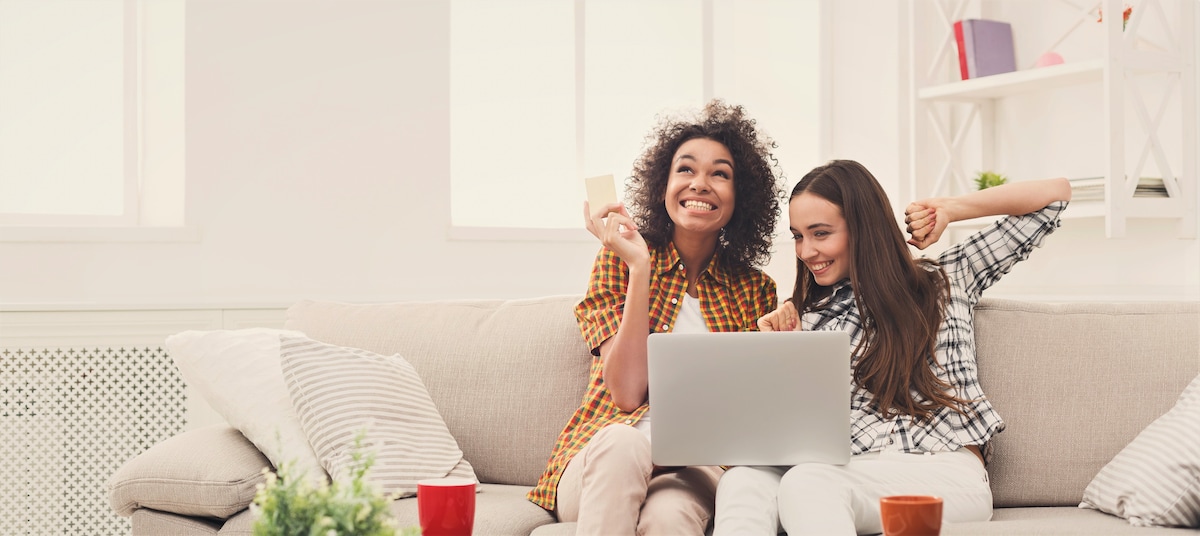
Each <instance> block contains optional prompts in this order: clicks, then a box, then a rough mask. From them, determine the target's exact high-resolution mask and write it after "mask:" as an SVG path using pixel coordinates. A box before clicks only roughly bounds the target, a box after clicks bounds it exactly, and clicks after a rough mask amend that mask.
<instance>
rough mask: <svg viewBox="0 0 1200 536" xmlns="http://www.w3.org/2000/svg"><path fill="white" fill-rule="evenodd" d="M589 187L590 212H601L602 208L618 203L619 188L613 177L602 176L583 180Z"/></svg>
mask: <svg viewBox="0 0 1200 536" xmlns="http://www.w3.org/2000/svg"><path fill="white" fill-rule="evenodd" d="M583 184H584V186H586V187H587V198H588V207H589V210H599V208H600V207H603V206H606V205H611V204H613V203H616V202H617V187H616V184H615V183H614V182H613V176H612V175H600V176H598V177H588V178H586V179H583Z"/></svg>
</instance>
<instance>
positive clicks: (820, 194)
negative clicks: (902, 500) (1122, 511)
mask: <svg viewBox="0 0 1200 536" xmlns="http://www.w3.org/2000/svg"><path fill="white" fill-rule="evenodd" d="M1070 198H1071V188H1070V184H1069V183H1068V182H1067V180H1066V179H1049V180H1042V181H1022V182H1015V183H1010V184H1007V185H1003V186H998V187H993V188H989V189H986V190H981V191H978V192H973V193H971V194H967V195H963V196H959V197H950V198H931V199H924V200H921V201H917V202H914V203H912V204H910V205H908V207H907V208H906V209H905V211H904V212H905V223H906V224H907V229H906V231H907V232H908V233H909V234H910V238H909V240H907V244H911V245H913V246H916V247H917V248H919V249H925V248H926V247H928V246H929V245H931V244H933V243H934V242H936V241H937V240H938V239H939V238H940V237H941V235H942V233H943V231H945V229H946V226H947V225H948V224H949V223H950V222H952V221H959V220H965V219H971V218H977V217H982V216H989V215H1009V217H1007V218H1004V219H1001V220H999V221H998V222H996V223H994V224H992V225H989V226H987V227H985V228H983V229H982V230H980V231H979V232H977V233H975V234H974V235H972V236H970V237H969V238H967V239H966V240H964V241H963V242H961V243H959V244H957V245H955V246H952V247H950V248H949V249H948V250H946V251H945V252H944V253H942V254H941V255H940V256H939V257H938V259H937V261H933V260H929V259H924V258H919V259H915V258H913V256H912V254H911V253H910V251H909V248H908V246H907V245H906V241H905V238H904V235H903V234H902V232H901V230H900V229H899V227H898V226H897V225H896V222H895V219H894V216H893V212H892V207H891V203H890V202H889V201H888V198H887V194H886V193H884V191H883V188H882V187H881V186H880V185H879V183H878V181H876V179H875V177H874V176H873V175H871V173H870V172H869V171H868V170H867V169H866V168H865V167H863V166H862V165H861V164H859V163H858V162H854V161H850V160H835V161H832V162H830V163H828V164H826V165H823V166H820V167H817V168H816V169H814V170H812V171H811V172H809V173H808V174H807V175H805V176H804V178H802V179H801V180H800V182H799V183H798V184H797V185H796V187H795V188H794V189H793V190H792V195H791V198H790V200H789V202H788V214H789V216H790V227H791V232H792V236H793V239H794V241H795V247H796V257H797V263H796V271H797V273H796V286H795V291H794V292H793V294H792V297H791V299H790V300H788V301H786V302H785V303H783V304H782V305H781V306H780V307H779V308H778V309H776V310H775V311H774V312H772V313H770V314H768V315H765V316H764V317H762V318H761V319H759V321H758V325H759V328H760V329H762V330H763V331H771V330H777V331H778V330H793V329H804V330H842V331H847V332H849V333H850V338H851V341H852V342H851V369H852V375H851V376H852V378H851V389H852V391H851V392H852V395H851V415H850V418H851V437H850V438H849V439H850V448H851V452H852V454H853V456H851V461H850V462H849V463H848V464H846V465H844V466H838V465H827V464H802V465H797V466H795V467H790V468H789V467H735V468H732V469H729V470H728V471H726V472H725V474H724V475H723V476H722V478H721V482H720V486H719V487H718V490H717V513H716V530H715V533H716V534H738V535H741V534H776V533H777V532H779V531H780V530H784V531H786V532H787V533H788V534H789V535H791V536H798V535H802V534H819V535H822V536H824V535H837V534H846V535H851V534H856V533H858V534H864V533H878V532H880V531H881V530H882V528H881V526H880V519H879V499H880V498H881V497H884V496H888V495H912V494H922V495H937V496H940V497H942V498H943V500H944V516H945V519H946V520H947V521H951V522H954V521H983V520H987V519H990V518H991V515H992V495H991V489H990V487H989V485H988V479H987V470H986V466H985V460H986V459H987V458H988V455H989V452H988V448H987V445H988V440H989V439H990V438H991V436H992V435H994V434H996V433H999V432H1000V431H1001V430H1003V429H1004V422H1003V421H1002V420H1001V419H1000V416H999V415H997V414H996V412H995V410H993V409H992V406H991V403H990V402H989V401H988V400H987V398H986V397H985V396H984V393H983V391H982V389H981V388H980V386H979V380H978V375H977V371H976V366H975V339H974V328H973V326H972V308H973V307H974V306H975V304H976V303H977V302H978V301H979V297H980V295H981V293H982V292H983V290H984V289H986V288H988V287H989V286H991V285H992V284H993V283H995V282H996V281H997V280H999V279H1000V277H1001V276H1002V275H1004V274H1005V273H1008V271H1009V270H1011V269H1012V267H1013V265H1015V264H1016V263H1017V262H1019V261H1021V260H1024V259H1025V258H1027V257H1028V256H1029V254H1030V252H1031V251H1032V250H1033V249H1034V248H1035V247H1038V246H1040V245H1041V243H1042V240H1043V239H1044V238H1045V236H1046V235H1047V234H1049V233H1051V232H1053V231H1054V230H1055V229H1056V228H1057V227H1058V226H1059V224H1060V220H1059V214H1060V213H1061V212H1062V211H1063V209H1064V208H1066V205H1067V201H1069V200H1070Z"/></svg>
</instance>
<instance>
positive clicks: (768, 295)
mask: <svg viewBox="0 0 1200 536" xmlns="http://www.w3.org/2000/svg"><path fill="white" fill-rule="evenodd" d="M758 276H759V277H758V278H757V280H756V281H755V282H754V283H753V284H752V285H751V289H752V296H751V298H750V299H749V300H746V302H745V303H746V304H747V306H748V307H749V311H748V312H747V318H746V320H748V321H749V322H748V324H747V325H746V326H745V327H744V328H742V331H758V319H759V318H762V317H763V315H766V314H767V313H770V312H771V311H774V310H775V309H776V308H777V307H779V293H778V292H777V291H776V289H775V280H774V279H771V276H769V275H767V274H764V273H762V272H758Z"/></svg>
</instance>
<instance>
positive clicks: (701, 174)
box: [664, 138, 734, 236]
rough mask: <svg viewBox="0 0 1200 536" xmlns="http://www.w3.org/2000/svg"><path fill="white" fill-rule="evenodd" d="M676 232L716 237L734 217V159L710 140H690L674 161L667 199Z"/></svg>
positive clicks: (668, 209)
mask: <svg viewBox="0 0 1200 536" xmlns="http://www.w3.org/2000/svg"><path fill="white" fill-rule="evenodd" d="M664 197H665V199H664V202H665V203H666V206H667V214H668V215H669V216H670V217H671V221H673V222H675V232H676V233H677V234H678V233H696V234H712V235H714V236H715V235H716V234H718V233H720V231H721V228H722V227H724V226H725V224H727V223H729V220H730V218H732V217H733V208H734V189H733V156H732V155H731V154H730V153H729V149H727V148H726V147H725V146H724V145H723V144H721V143H720V142H717V141H713V140H710V139H707V138H695V139H691V140H688V141H686V142H684V143H683V145H680V146H679V150H677V151H675V155H674V156H673V157H671V171H670V174H669V175H668V177H667V191H666V195H665V196H664Z"/></svg>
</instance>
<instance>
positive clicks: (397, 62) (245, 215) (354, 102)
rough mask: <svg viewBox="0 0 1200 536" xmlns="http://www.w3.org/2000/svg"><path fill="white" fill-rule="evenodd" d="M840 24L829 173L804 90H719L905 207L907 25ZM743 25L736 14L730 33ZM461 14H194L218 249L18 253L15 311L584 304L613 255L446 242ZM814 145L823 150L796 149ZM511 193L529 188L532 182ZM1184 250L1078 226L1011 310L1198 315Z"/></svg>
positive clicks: (1198, 269) (203, 197)
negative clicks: (1177, 306)
mask: <svg viewBox="0 0 1200 536" xmlns="http://www.w3.org/2000/svg"><path fill="white" fill-rule="evenodd" d="M826 4H827V5H829V6H831V7H832V9H833V10H834V11H833V12H832V13H831V14H830V16H831V18H832V20H833V23H834V26H833V29H834V31H833V32H832V34H831V35H830V37H829V39H830V42H831V44H832V54H833V56H832V58H831V60H832V61H831V66H832V72H833V79H832V88H833V89H832V92H831V94H830V96H829V97H830V104H829V106H830V109H829V110H827V113H829V114H830V115H831V117H832V118H833V121H834V123H833V125H832V127H831V128H830V130H829V132H830V134H831V137H830V139H829V140H828V142H827V143H828V145H827V147H828V153H829V154H827V155H817V156H814V155H816V145H817V143H816V142H815V141H813V140H805V139H803V138H801V137H800V136H799V135H798V134H795V133H794V132H793V131H792V129H791V127H790V126H789V124H791V123H790V122H793V121H815V118H812V117H806V116H803V115H798V114H796V113H795V112H794V111H792V110H791V108H790V107H789V106H788V105H787V99H788V96H789V94H791V93H793V92H795V93H796V95H797V98H799V97H800V96H802V92H800V91H799V90H796V89H795V88H789V87H772V88H769V89H767V88H764V86H763V85H762V84H770V83H771V75H769V71H761V70H753V69H746V68H745V66H744V65H743V66H742V67H741V68H742V72H741V73H740V74H739V75H738V76H741V77H747V78H746V79H745V82H744V83H740V82H739V83H733V82H730V83H729V84H728V85H726V82H722V81H720V80H724V79H722V78H721V76H722V74H721V73H722V72H724V71H722V70H721V69H734V67H732V66H729V65H725V66H722V65H721V61H722V60H721V58H722V57H725V56H723V55H722V54H723V53H721V52H720V51H717V53H716V62H717V65H718V71H717V72H718V80H719V82H718V83H717V84H716V87H715V88H714V90H715V92H716V93H717V94H718V96H726V97H727V98H730V99H731V100H732V99H735V98H738V99H743V100H745V101H746V102H747V106H748V107H749V108H750V111H751V113H752V114H753V115H755V116H756V117H760V118H761V121H762V122H763V124H764V126H765V128H766V127H769V128H766V129H767V130H768V131H769V132H770V133H771V134H772V135H774V136H775V137H776V139H777V140H778V141H779V142H780V147H781V150H780V158H781V163H782V164H783V165H784V166H786V167H785V171H786V172H787V175H788V184H787V187H789V188H790V187H791V186H792V185H793V184H794V183H795V181H796V180H798V179H799V178H800V176H802V175H803V174H804V172H806V171H807V170H808V169H809V168H811V167H812V166H813V165H815V164H817V163H819V159H818V156H819V157H820V158H824V157H826V156H830V157H842V158H854V159H857V160H860V161H862V162H864V163H865V164H866V165H867V166H868V167H870V168H871V169H872V170H873V171H875V173H876V175H877V176H878V177H879V178H880V179H881V181H883V182H884V184H885V186H886V187H887V189H888V193H889V195H891V196H892V198H893V201H894V202H896V203H897V204H898V205H899V204H902V203H903V202H905V201H907V200H906V199H903V198H902V197H901V195H902V190H901V189H900V186H899V184H898V181H897V180H896V177H897V176H898V175H899V174H898V170H899V169H900V166H901V165H902V164H903V158H904V156H903V155H902V154H901V153H900V147H901V144H900V138H899V133H900V132H901V131H902V127H903V125H902V124H901V120H902V117H901V115H900V111H901V110H902V104H903V103H902V101H901V100H900V98H899V91H900V88H901V86H902V83H901V78H900V75H901V74H902V65H903V63H902V61H901V56H899V54H900V53H901V52H902V51H901V52H896V49H897V45H898V43H899V41H898V38H899V33H898V32H899V31H900V29H899V24H898V20H899V15H900V14H901V11H900V10H901V9H902V7H901V6H900V5H897V4H898V3H892V2H883V3H881V2H873V1H870V0H838V1H836V2H832V1H830V2H827V3H826ZM726 5H727V4H725V3H724V2H717V3H716V7H717V9H716V10H715V12H716V13H717V14H718V16H719V15H720V13H721V12H722V9H723V8H722V6H726ZM448 12H449V9H448V6H447V3H446V1H445V0H429V1H396V0H356V1H354V2H343V1H336V0H296V1H290V2H279V1H274V0H203V1H200V0H192V1H190V2H188V4H187V23H186V31H187V53H186V76H187V80H186V117H187V127H186V137H187V139H186V159H187V164H186V173H187V180H188V183H187V197H188V204H187V210H188V220H189V223H190V224H192V225H195V226H197V227H198V228H199V229H200V232H201V239H200V240H199V241H198V242H184V243H138V242H129V243H11V242H8V243H6V242H0V304H8V305H12V304H41V305H48V304H55V303H64V302H65V303H94V304H172V303H187V304H196V303H223V304H245V303H255V304H276V305H286V304H288V303H290V302H292V301H294V300H296V299H299V298H317V299H338V300H349V301H383V300H405V299H437V298H481V297H498V298H507V297H528V296H538V295H546V294H575V293H581V292H582V291H583V288H584V286H585V284H586V280H587V275H588V270H589V268H590V265H591V261H592V258H593V256H594V254H595V252H596V247H597V246H596V244H594V243H591V242H559V243H539V242H521V241H511V242H485V241H461V240H449V239H447V237H446V234H447V233H446V229H447V225H448V219H449V218H448V214H449V209H448V202H449V185H448V180H447V177H448V171H449V169H448V168H449V165H448V158H449V147H448V139H449V136H448V126H447V125H448V118H449V101H448V94H449V91H448V72H449V71H448V64H447V63H448V37H447V35H448V34H447V32H448V27H449V25H448ZM809 16H813V17H815V16H817V14H816V13H815V12H814V13H811V14H809ZM786 26H787V25H786V21H783V22H781V21H773V22H772V24H770V25H767V24H764V25H762V27H764V28H772V30H771V31H769V32H755V31H754V28H755V25H754V24H753V23H752V22H748V23H746V24H745V25H744V26H739V27H740V28H743V29H742V30H741V31H742V32H744V33H743V34H742V35H741V36H740V37H739V39H745V40H747V41H740V40H739V41H737V42H738V43H741V45H739V46H747V43H755V41H754V40H753V39H758V40H760V42H764V43H766V44H768V45H769V44H770V43H771V40H772V39H786V38H787V34H786ZM755 36H757V37H755ZM752 38H753V39H752ZM730 46H732V45H730ZM798 61H799V60H798ZM774 68H784V69H786V68H788V66H787V65H784V66H782V67H780V66H775V67H774ZM754 73H758V76H761V77H763V80H762V83H758V84H756V83H755V80H754V77H753V75H754ZM730 76H732V75H730ZM755 88H757V89H755ZM497 105H503V103H498V104H497ZM760 110H761V111H760ZM496 135H497V136H498V137H502V136H504V135H505V133H504V132H497V133H496ZM803 144H807V145H809V148H807V149H803V150H797V149H795V148H794V147H795V146H796V145H803ZM789 145H790V146H789ZM531 150H533V149H531ZM518 172H519V170H518ZM497 180H519V173H518V174H517V176H515V177H514V176H513V174H512V172H511V171H507V172H506V173H504V174H498V177H497ZM500 210H502V208H500ZM782 227H785V226H782ZM1167 231H1168V230H1164V229H1161V228H1159V226H1155V225H1148V226H1143V225H1138V224H1136V223H1135V224H1134V225H1131V227H1130V233H1129V238H1126V239H1118V240H1109V239H1104V238H1103V229H1102V228H1101V226H1100V224H1099V223H1098V222H1095V223H1093V222H1084V221H1072V222H1071V223H1070V225H1069V226H1068V227H1064V229H1062V230H1060V232H1059V233H1057V234H1056V235H1055V236H1054V237H1053V239H1052V242H1051V243H1050V244H1049V247H1048V248H1047V249H1046V250H1045V251H1040V252H1038V253H1037V254H1035V255H1034V257H1033V259H1031V260H1030V261H1029V262H1027V263H1024V265H1022V266H1018V268H1017V270H1015V271H1014V272H1013V273H1012V274H1010V275H1009V276H1008V277H1007V278H1006V279H1005V281H1003V282H1002V283H1001V285H1000V286H999V287H997V288H996V289H994V290H995V291H996V292H994V293H993V295H1003V294H1004V293H1008V294H1010V295H1020V294H1038V293H1042V292H1047V293H1050V294H1055V295H1068V296H1078V297H1083V298H1087V297H1094V296H1097V295H1104V296H1109V295H1112V296H1116V297H1119V298H1122V299H1140V298H1164V299H1165V298H1173V299H1178V298H1180V297H1188V298H1191V299H1196V298H1197V297H1200V290H1198V289H1200V281H1198V278H1200V275H1198V274H1200V250H1198V247H1197V241H1195V240H1178V239H1175V238H1170V237H1171V236H1173V234H1172V233H1170V232H1167ZM780 238H781V244H780V247H779V248H777V254H776V258H775V260H774V262H773V263H772V265H771V266H770V267H769V268H768V272H769V273H771V274H772V275H773V276H774V277H776V279H777V280H778V281H779V286H780V290H781V291H783V292H784V293H787V292H790V288H791V279H792V273H791V271H792V266H791V262H792V261H791V258H790V256H789V255H790V252H791V245H790V241H788V240H786V236H783V235H781V237H780Z"/></svg>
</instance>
